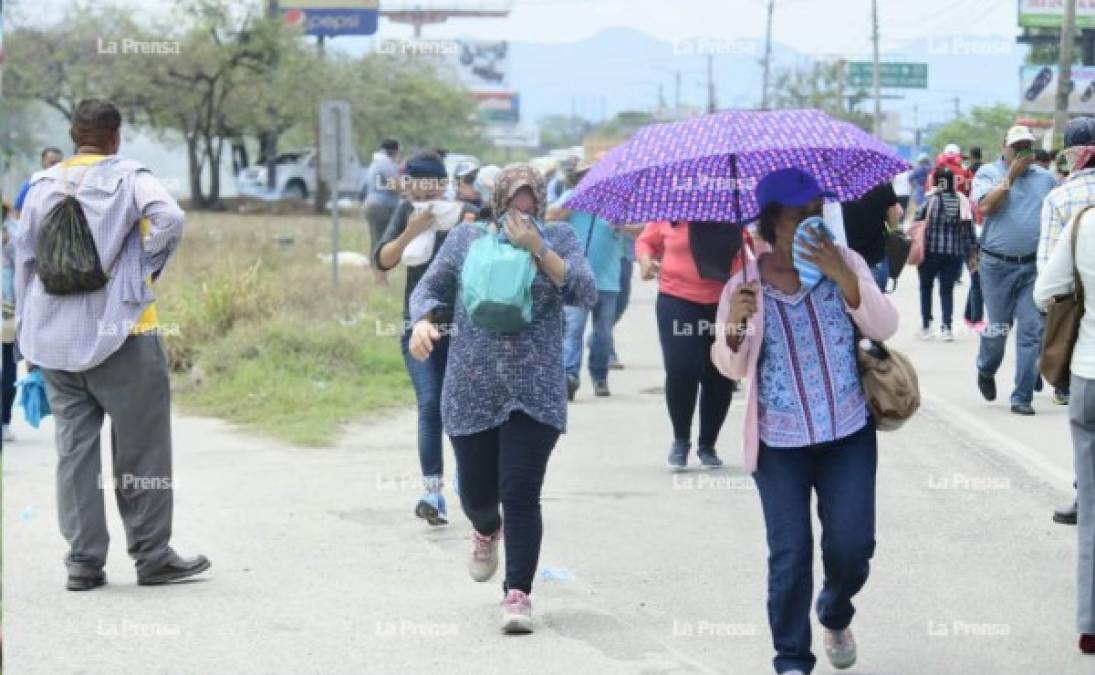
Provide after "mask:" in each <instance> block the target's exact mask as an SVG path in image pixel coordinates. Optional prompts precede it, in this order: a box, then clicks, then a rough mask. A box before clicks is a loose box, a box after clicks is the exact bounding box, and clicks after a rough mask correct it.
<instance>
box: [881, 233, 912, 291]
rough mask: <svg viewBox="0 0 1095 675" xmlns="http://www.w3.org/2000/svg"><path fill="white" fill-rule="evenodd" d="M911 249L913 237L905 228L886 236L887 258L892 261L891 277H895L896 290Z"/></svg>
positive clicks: (894, 285)
mask: <svg viewBox="0 0 1095 675" xmlns="http://www.w3.org/2000/svg"><path fill="white" fill-rule="evenodd" d="M910 251H912V239H910V238H909V235H907V234H905V232H904V231H903V230H894V231H893V232H890V233H889V235H887V236H886V260H887V261H888V262H889V263H890V278H891V279H893V287H894V290H897V280H898V279H899V278H900V277H901V272H902V270H904V269H905V263H906V262H908V260H909V252H910Z"/></svg>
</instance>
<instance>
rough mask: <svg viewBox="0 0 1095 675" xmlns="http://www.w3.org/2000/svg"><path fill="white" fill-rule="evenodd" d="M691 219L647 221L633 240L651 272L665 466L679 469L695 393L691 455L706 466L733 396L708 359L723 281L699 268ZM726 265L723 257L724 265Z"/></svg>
mask: <svg viewBox="0 0 1095 675" xmlns="http://www.w3.org/2000/svg"><path fill="white" fill-rule="evenodd" d="M704 226H705V225H703V224H693V223H686V222H680V223H670V222H664V221H663V222H652V223H648V224H647V226H646V228H645V229H644V230H643V233H642V234H641V235H639V239H638V241H636V242H635V257H636V258H637V259H638V261H639V270H640V273H641V274H642V278H643V280H645V281H649V280H651V279H654V278H655V277H657V279H658V298H657V301H656V304H655V315H656V316H657V320H658V337H659V338H660V342H661V347H662V360H663V363H664V366H665V403H666V407H667V408H668V409H669V419H670V421H671V422H672V425H673V445H672V446H671V447H670V449H669V459H668V465H669V468H670V469H671V470H673V471H681V470H683V469H684V468H685V467H686V466H687V465H688V453H689V452H690V451H691V449H692V418H693V416H694V415H695V411H696V400H697V398H698V399H699V422H700V425H699V427H700V428H699V437H698V439H697V443H696V446H697V452H696V456H697V457H698V459H699V461H700V465H701V466H703V467H704V468H708V469H717V468H719V467H721V466H722V460H721V459H719V456H718V452H717V451H716V450H715V443H716V442H717V441H718V438H719V432H720V431H721V430H722V424H723V422H724V421H725V420H726V414H727V412H728V411H729V409H730V402H731V400H732V398H733V395H734V393H733V386H734V385H733V382H731V381H730V380H729V379H727V378H725V377H723V376H722V375H721V374H720V373H719V372H718V371H717V370H716V369H715V366H714V364H712V363H711V359H710V358H709V354H710V351H711V343H712V342H714V340H715V330H714V326H715V323H714V322H715V312H716V310H717V309H718V302H719V294H720V293H722V287H723V285H724V283H720V282H718V281H713V280H711V279H706V278H704V277H703V276H702V275H701V274H700V270H699V268H698V266H697V265H696V261H695V258H694V256H693V250H692V246H691V243H690V230H691V228H693V227H704ZM730 266H731V262H730V260H727V262H726V269H727V270H729V269H730Z"/></svg>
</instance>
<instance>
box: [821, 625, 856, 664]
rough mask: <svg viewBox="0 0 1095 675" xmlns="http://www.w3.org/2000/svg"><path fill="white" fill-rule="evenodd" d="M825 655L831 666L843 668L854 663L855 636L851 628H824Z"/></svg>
mask: <svg viewBox="0 0 1095 675" xmlns="http://www.w3.org/2000/svg"><path fill="white" fill-rule="evenodd" d="M825 655H826V656H828V657H829V663H831V664H833V668H836V669H837V670H844V669H845V668H851V667H852V666H854V665H855V659H856V648H855V636H854V635H852V629H851V628H845V629H844V630H830V629H828V628H826V629H825Z"/></svg>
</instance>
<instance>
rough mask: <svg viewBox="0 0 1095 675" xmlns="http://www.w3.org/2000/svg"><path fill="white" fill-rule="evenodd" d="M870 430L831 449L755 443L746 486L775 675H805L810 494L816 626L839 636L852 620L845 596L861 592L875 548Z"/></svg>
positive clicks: (874, 456)
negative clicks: (817, 565) (755, 515)
mask: <svg viewBox="0 0 1095 675" xmlns="http://www.w3.org/2000/svg"><path fill="white" fill-rule="evenodd" d="M877 465H878V443H877V437H876V432H875V429H874V425H873V424H871V423H868V424H867V426H866V427H864V428H863V429H862V430H861V431H858V432H856V433H854V434H852V435H851V436H849V437H847V438H843V439H840V440H838V441H832V442H830V443H821V444H818V445H812V446H807V447H803V448H769V447H767V446H766V445H764V444H761V447H760V455H759V457H758V463H757V470H756V472H755V473H754V474H753V480H755V481H756V483H757V489H758V491H759V492H760V501H761V507H762V509H763V511H764V525H765V529H766V531H767V536H768V623H769V626H770V627H771V630H772V642H773V644H774V646H775V649H776V658H775V659H774V661H773V665H774V666H775V669H776V672H778V673H782V672H785V671H788V670H794V669H796V668H798V669H800V670H802V671H803V672H807V673H809V672H810V671H811V670H812V669H813V667H814V663H815V662H816V660H817V659H816V658H815V657H814V655H813V653H812V652H811V651H810V639H811V637H810V599H811V596H812V595H813V592H814V577H813V555H814V540H813V528H812V526H811V521H810V497H811V493H812V492H817V513H818V518H819V519H820V520H821V559H822V564H823V567H824V570H825V579H824V582H823V583H822V587H821V593H820V594H819V595H818V598H817V616H818V620H819V621H820V622H821V625H823V626H825V627H826V628H829V629H832V630H843V629H844V628H847V627H848V625H849V624H851V622H852V615H853V614H854V613H855V608H854V607H852V598H853V597H855V594H856V593H858V592H859V590H860V589H861V588H863V584H864V583H866V581H867V575H868V573H869V571H870V559H871V556H872V555H874V548H875V539H874V534H875V470H876V468H877Z"/></svg>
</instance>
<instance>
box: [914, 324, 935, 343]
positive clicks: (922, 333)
mask: <svg viewBox="0 0 1095 675" xmlns="http://www.w3.org/2000/svg"><path fill="white" fill-rule="evenodd" d="M916 337H918V338H920V339H921V340H930V339H932V338H933V337H935V333H934V332H933V331H932V327H931V326H928V327H927V328H921V329H920V330H919V331H917V333H916Z"/></svg>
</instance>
